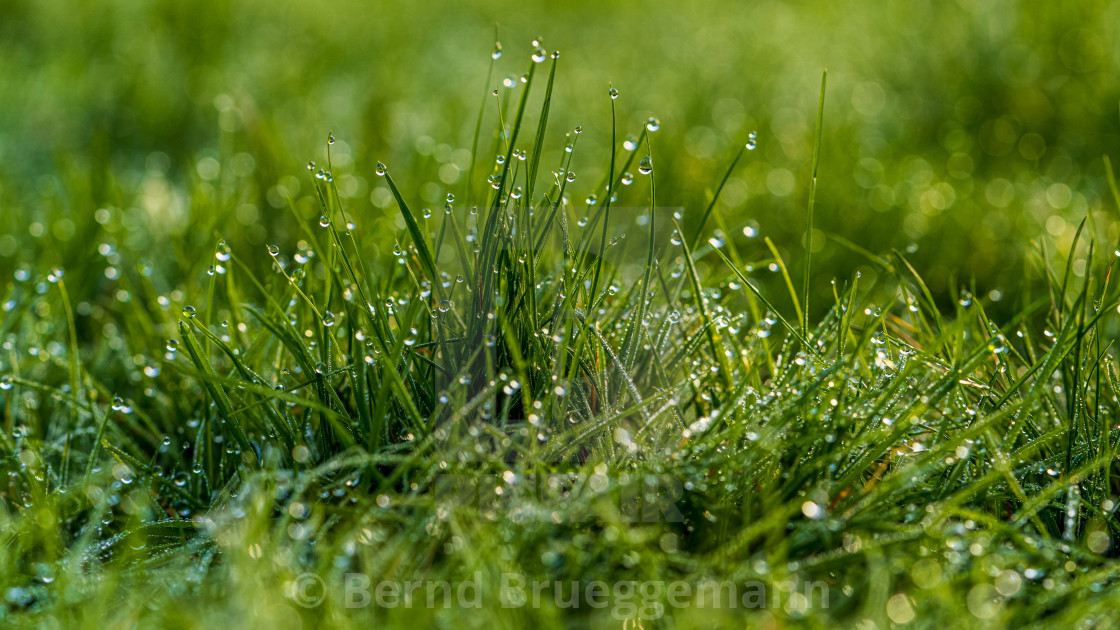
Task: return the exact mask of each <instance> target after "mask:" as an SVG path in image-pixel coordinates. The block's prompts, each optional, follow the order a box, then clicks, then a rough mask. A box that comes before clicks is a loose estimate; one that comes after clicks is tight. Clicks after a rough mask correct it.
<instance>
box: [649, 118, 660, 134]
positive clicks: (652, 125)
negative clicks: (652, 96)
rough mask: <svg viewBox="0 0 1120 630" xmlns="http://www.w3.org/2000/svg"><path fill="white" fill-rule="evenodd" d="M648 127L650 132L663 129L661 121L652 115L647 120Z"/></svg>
mask: <svg viewBox="0 0 1120 630" xmlns="http://www.w3.org/2000/svg"><path fill="white" fill-rule="evenodd" d="M646 129H647V130H648V131H650V132H654V131H657V130H658V129H661V121H660V120H658V119H656V118H654V117H653V116H650V117H649V120H647V121H646Z"/></svg>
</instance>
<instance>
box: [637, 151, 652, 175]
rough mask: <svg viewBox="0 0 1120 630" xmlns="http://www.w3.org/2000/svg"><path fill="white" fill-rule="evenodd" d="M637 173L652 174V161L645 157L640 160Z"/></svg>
mask: <svg viewBox="0 0 1120 630" xmlns="http://www.w3.org/2000/svg"><path fill="white" fill-rule="evenodd" d="M638 172H639V173H641V174H642V175H649V174H650V173H652V172H653V159H651V158H650V156H648V155H647V156H645V157H643V158H642V161H641V162H638Z"/></svg>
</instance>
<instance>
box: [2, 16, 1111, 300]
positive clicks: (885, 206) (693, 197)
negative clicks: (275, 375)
mask: <svg viewBox="0 0 1120 630" xmlns="http://www.w3.org/2000/svg"><path fill="white" fill-rule="evenodd" d="M495 24H498V25H499V26H498V37H499V38H500V40H501V42H502V44H503V46H504V52H505V54H504V55H503V56H502V58H501V59H499V60H498V61H497V62H496V64H495V69H494V75H493V76H492V77H491V79H490V82H489V84H487V83H486V78H487V70H488V67H489V64H490V61H491V60H490V54H491V51H492V50H493V41H494V38H495ZM1118 28H1120V7H1118V6H1117V5H1116V4H1114V3H1109V2H1102V1H1093V0H1085V1H1080V2H1075V3H1042V2H1009V1H1005V0H958V1H950V2H929V1H925V0H890V1H887V2H876V3H868V2H854V1H831V2H789V3H787V2H776V1H757V2H745V3H729V2H726V1H724V0H721V1H718V2H715V1H707V0H699V1H692V2H681V1H679V0H675V1H672V2H670V1H665V0H657V1H653V2H642V3H637V2H619V3H603V2H583V1H575V2H565V3H542V4H538V5H533V6H530V5H529V4H528V3H525V2H512V1H490V2H474V1H468V2H455V3H437V2H431V1H429V0H419V1H414V2H394V3H367V2H353V1H350V0H340V1H336V2H331V3H320V2H307V1H298V2H297V1H291V0H271V1H269V2H264V1H259V0H250V1H242V2H220V1H214V0H203V1H200V2H165V1H139V0H120V1H118V2H84V3H75V2H62V1H57V0H6V1H5V2H3V3H0V85H2V86H3V89H2V90H0V270H5V271H10V270H12V269H17V268H22V267H21V265H28V264H33V265H35V267H36V268H37V269H39V270H43V269H46V268H47V266H49V265H53V264H59V265H63V266H64V267H66V268H67V270H68V272H70V273H83V272H82V271H81V270H82V269H85V268H92V267H98V268H97V269H93V270H92V271H90V272H89V275H88V277H89V278H90V279H96V280H97V282H96V283H87V284H89V286H90V289H89V291H90V292H91V293H96V292H98V291H103V292H104V291H111V290H112V286H111V285H112V282H113V280H114V279H113V278H106V277H103V276H102V275H101V268H103V267H104V264H101V265H100V266H98V265H95V264H93V263H94V262H96V261H97V260H98V259H99V257H101V256H104V255H106V250H104V249H103V248H102V249H101V251H99V246H100V245H101V244H102V243H109V244H111V245H112V249H111V250H110V251H111V252H112V253H111V254H110V256H121V257H123V260H124V262H128V261H136V260H140V259H144V260H147V261H149V262H150V264H151V265H152V266H153V267H154V268H155V270H156V277H157V278H162V280H161V282H163V283H165V284H166V285H167V286H169V287H173V286H176V285H177V284H178V283H180V282H184V281H190V279H191V278H193V279H194V280H195V281H201V276H202V273H203V271H204V270H205V268H206V266H207V265H209V264H210V263H211V262H212V260H211V259H210V258H209V256H203V255H199V251H203V252H205V251H208V250H209V248H212V247H213V244H214V242H216V240H217V238H218V236H217V235H218V234H220V235H221V236H223V237H224V238H226V239H228V240H229V241H230V243H231V244H232V245H233V246H234V247H235V248H237V247H240V246H252V247H257V248H259V249H257V250H251V251H259V252H260V253H262V254H263V251H264V250H263V247H262V245H263V244H264V243H266V242H267V243H272V242H280V243H284V242H287V241H289V240H294V239H296V238H298V236H297V232H296V229H295V228H294V226H293V222H292V221H291V220H290V214H289V213H288V212H287V210H285V209H284V203H283V198H284V195H285V194H290V195H292V196H294V197H296V199H297V206H300V207H303V206H302V205H300V204H301V203H302V204H306V205H310V203H311V198H310V195H311V194H313V193H312V190H313V188H312V186H311V182H312V180H311V174H310V173H309V172H308V171H307V169H306V163H307V161H308V160H316V161H319V162H322V161H323V158H324V151H325V139H326V137H327V133H328V132H329V131H333V133H334V135H335V136H336V137H337V138H338V139H339V142H338V143H337V144H336V145H335V146H334V147H333V148H332V150H333V158H334V175H335V179H336V181H337V182H338V184H339V188H340V190H341V191H342V193H343V195H344V196H345V197H347V198H348V200H347V203H348V206H349V209H350V210H351V211H352V212H353V213H354V214H355V216H356V220H357V222H358V224H359V227H360V229H363V230H364V231H365V232H366V233H371V232H372V233H376V232H377V231H379V230H381V231H384V232H385V233H386V237H385V238H383V239H380V238H368V237H367V238H366V239H365V242H366V243H371V242H379V243H381V245H380V251H372V252H371V258H375V259H376V258H377V257H378V256H381V257H382V258H384V257H385V256H386V254H387V253H388V251H389V250H390V249H391V248H392V245H393V237H392V235H394V234H397V233H398V232H399V231H400V228H401V226H400V224H399V223H398V219H397V216H396V212H395V210H394V209H393V208H392V207H390V201H389V198H388V194H387V193H386V191H384V190H382V189H381V188H380V187H381V186H382V183H381V182H380V181H379V180H378V179H377V178H375V177H374V175H373V167H374V164H375V163H376V161H378V160H382V161H384V162H386V163H388V164H389V165H390V166H391V168H393V169H394V173H396V176H397V179H398V180H399V181H400V182H401V183H402V184H403V185H404V186H405V187H406V193H407V194H408V195H410V198H412V199H414V200H416V201H415V203H416V205H418V206H422V205H425V204H427V205H431V206H437V205H441V201H440V200H441V199H442V198H443V196H444V195H445V194H446V193H447V192H449V191H451V192H456V193H461V192H462V191H463V190H464V186H465V184H464V179H465V177H466V168H467V165H468V164H469V161H470V153H469V148H470V145H471V137H472V133H473V130H474V125H475V120H476V116H477V112H478V110H479V107H480V106H481V104H482V103H483V101H484V100H486V96H487V95H488V94H489V92H490V90H491V89H493V88H494V87H496V86H499V85H500V84H501V83H502V81H503V80H505V79H507V78H509V77H514V79H515V80H516V77H518V76H520V75H521V74H522V73H523V72H525V71H526V69H527V66H528V64H529V52H530V46H529V42H530V41H531V40H532V39H533V38H536V37H540V38H541V40H542V43H543V45H544V46H545V47H546V48H547V49H548V50H550V51H551V50H553V49H556V50H559V51H560V52H561V58H560V66H559V74H558V79H557V87H556V95H555V100H554V103H553V118H552V119H551V123H550V128H549V129H550V133H549V142H550V144H549V145H548V146H546V149H545V150H546V156H547V157H546V161H545V164H546V165H549V164H555V163H556V160H557V159H558V158H559V155H560V154H561V152H562V150H563V145H564V132H565V131H567V130H570V129H571V128H572V127H574V126H575V125H577V124H579V125H582V126H583V128H584V130H585V131H584V133H583V134H582V135H581V136H580V140H579V146H578V148H577V150H576V154H575V160H574V162H573V169H574V170H575V171H576V172H577V173H580V175H581V177H580V179H579V180H577V182H576V183H575V184H573V185H572V187H571V188H570V190H571V196H572V198H573V200H574V201H575V203H576V204H578V203H579V201H580V200H582V199H583V197H584V196H585V195H586V194H587V193H588V192H590V190H591V186H592V184H594V183H597V182H598V181H599V178H600V177H601V176H602V173H603V172H604V171H605V170H606V167H607V164H608V145H609V140H610V127H609V124H610V101H609V100H608V99H607V97H606V92H607V88H608V85H611V84H613V85H614V86H615V87H617V88H618V89H619V91H620V92H621V93H622V97H621V98H620V99H619V100H618V101H617V102H616V104H617V106H618V107H619V114H620V125H619V127H620V134H628V133H638V132H639V131H640V129H641V125H642V124H643V122H644V121H645V120H646V119H647V118H648V117H650V116H656V117H658V118H659V119H660V121H661V123H662V126H661V130H660V131H659V132H657V133H656V134H654V136H653V138H652V140H653V151H654V158H655V163H656V164H657V167H658V175H659V180H658V201H659V202H660V203H661V204H663V205H670V206H683V207H684V208H685V212H686V213H692V212H695V213H699V212H701V211H702V209H703V207H704V205H705V203H706V197H705V195H706V194H708V192H709V191H710V190H712V189H713V188H714V187H715V186H716V184H717V183H718V180H719V177H720V176H721V175H722V172H723V170H724V169H725V168H726V165H727V164H728V162H729V160H730V159H731V157H732V156H733V155H734V153H735V151H737V150H738V147H739V146H741V144H742V143H743V142H744V140H745V138H746V136H747V133H748V132H750V131H755V130H757V132H758V138H759V140H758V141H759V148H758V150H756V151H754V152H751V153H749V154H747V156H746V157H745V159H744V161H743V162H742V163H741V165H740V167H739V168H738V169H737V170H736V172H735V174H734V176H733V178H732V180H731V181H730V182H729V184H728V187H727V188H726V189H725V191H724V193H723V195H722V198H721V205H720V210H721V212H722V213H723V216H724V217H725V218H726V221H727V224H728V225H729V226H731V227H732V228H736V227H740V228H741V226H742V225H743V224H744V223H746V222H747V221H755V222H757V226H758V228H759V230H760V233H761V235H763V236H770V237H771V238H773V239H774V241H775V242H777V243H778V245H779V247H780V248H781V249H782V251H783V252H785V253H786V254H787V255H788V256H789V258H790V260H791V261H796V260H799V259H800V252H801V240H802V231H803V229H804V216H805V210H804V208H805V205H806V201H807V192H808V179H809V162H810V158H811V152H812V136H813V129H814V125H815V114H816V106H817V96H818V90H819V84H820V74H821V71H822V70H823V69H824V68H828V70H829V87H828V97H827V105H826V114H825V129H824V149H823V154H822V162H821V172H820V184H819V200H818V214H817V217H818V219H817V221H818V222H817V227H818V228H819V230H820V231H821V234H820V235H818V237H817V238H816V239H815V245H816V246H817V247H819V248H820V251H819V252H818V253H817V256H818V258H817V260H818V261H819V262H817V263H815V269H816V275H817V276H818V280H819V281H820V282H821V284H820V285H819V286H821V288H822V290H826V288H825V287H826V286H827V285H825V284H824V283H825V282H826V281H827V279H829V278H832V277H841V278H843V277H846V276H847V275H848V274H850V273H851V272H852V271H854V270H856V269H857V268H867V260H866V258H863V257H862V256H860V255H858V254H855V253H853V252H852V251H851V250H849V249H847V248H845V247H843V246H841V245H839V244H838V243H837V242H836V241H834V240H831V239H828V238H821V237H822V236H824V237H826V236H827V235H828V234H838V235H841V236H843V237H844V238H846V239H849V240H851V241H853V242H855V243H857V244H859V245H860V246H862V247H865V248H867V249H869V250H871V251H873V252H880V251H884V250H886V249H889V248H898V249H900V250H904V251H910V252H911V253H912V259H913V261H914V263H915V266H916V267H917V268H918V269H920V270H921V271H922V272H923V274H925V276H926V279H927V280H928V281H929V282H930V284H931V286H932V287H933V288H934V290H935V291H937V292H939V293H941V294H942V295H943V296H944V295H948V294H951V293H952V292H954V291H955V287H954V285H952V284H951V282H952V280H953V279H954V278H956V279H957V281H960V282H968V281H970V280H972V279H975V281H976V285H977V287H978V289H979V290H980V291H982V292H983V294H988V292H989V291H990V290H992V289H997V290H1000V291H1002V293H1003V294H1005V295H1006V294H1013V293H1014V292H1015V291H1016V290H1017V289H1018V288H1019V287H1020V286H1021V284H1022V283H1023V280H1024V278H1030V277H1035V278H1040V277H1041V276H1040V275H1039V273H1038V271H1037V264H1035V263H1034V262H1032V261H1031V258H1032V256H1035V254H1034V252H1035V251H1036V250H1035V246H1034V245H1033V243H1034V242H1037V241H1039V240H1046V241H1047V247H1048V248H1050V249H1051V251H1059V252H1060V251H1062V248H1063V247H1065V248H1068V246H1069V243H1070V242H1071V240H1072V237H1073V233H1074V230H1075V229H1076V226H1077V224H1078V222H1079V221H1080V220H1081V219H1082V218H1083V217H1084V216H1085V215H1086V214H1087V213H1090V214H1092V217H1093V218H1092V221H1093V225H1092V228H1093V230H1094V234H1095V236H1097V237H1098V238H1099V239H1101V240H1102V241H1105V242H1104V243H1102V244H1101V245H1100V247H1106V248H1108V250H1109V251H1111V249H1112V248H1113V246H1114V245H1115V244H1116V241H1117V238H1118V237H1120V229H1118V224H1117V221H1116V219H1117V210H1116V208H1115V207H1114V204H1113V202H1112V200H1111V196H1110V193H1109V191H1108V185H1107V181H1106V178H1105V175H1104V174H1105V169H1104V163H1103V160H1102V155H1104V154H1108V153H1111V154H1112V155H1113V157H1114V159H1120V115H1118V98H1120V90H1118V87H1120V86H1118V79H1120V72H1118V70H1120V38H1118V37H1117V31H1118ZM502 89H503V90H506V91H507V92H511V93H512V92H515V90H507V89H506V88H502ZM539 93H540V91H539V89H538V97H539ZM513 102H514V100H513V99H511V100H510V102H509V103H508V106H509V107H510V108H511V109H512V104H513ZM493 110H494V107H493V102H488V103H487V119H486V120H487V122H486V123H485V124H486V127H485V128H486V129H487V130H488V131H489V130H492V129H493V127H494V125H493V122H492V121H493V120H494V118H495V117H494V111H493ZM531 111H532V110H531ZM506 115H507V117H508V116H510V115H511V112H509V111H507V112H506ZM507 119H508V118H507ZM532 124H535V122H533V123H532ZM492 137H493V136H492V135H487V136H486V137H485V138H484V142H483V143H482V146H486V147H488V146H492V144H491V143H492ZM482 152H483V151H482V150H480V153H482ZM491 160H492V156H489V155H485V156H480V163H481V164H483V165H486V164H488V163H490V161H491ZM486 170H487V169H486V168H485V166H484V168H482V169H480V173H479V174H476V177H475V179H476V180H477V181H476V182H474V184H475V187H476V188H477V189H481V187H482V186H484V185H485V182H484V181H483V180H484V178H485V175H486ZM301 198H302V200H301ZM308 212H311V210H308ZM689 216H695V215H689ZM711 227H714V225H712V224H709V228H711ZM623 231H624V229H623ZM731 236H732V237H733V238H735V239H736V242H741V244H742V246H743V247H744V248H745V249H744V251H745V252H747V253H748V257H750V258H755V259H761V258H764V257H765V256H766V254H765V248H764V246H763V244H762V243H761V238H756V239H755V240H753V241H751V240H750V239H748V238H747V237H746V236H744V235H743V234H741V233H734V234H732V235H731ZM200 248H201V250H200ZM258 258H261V259H262V260H261V264H268V260H267V258H266V257H264V256H263V255H262V256H258ZM1075 271H1077V269H1075ZM1032 274H1033V276H1032ZM6 277H8V278H11V275H10V273H9V274H7V275H6ZM993 295H998V294H993ZM80 297H81V296H79V298H78V299H80Z"/></svg>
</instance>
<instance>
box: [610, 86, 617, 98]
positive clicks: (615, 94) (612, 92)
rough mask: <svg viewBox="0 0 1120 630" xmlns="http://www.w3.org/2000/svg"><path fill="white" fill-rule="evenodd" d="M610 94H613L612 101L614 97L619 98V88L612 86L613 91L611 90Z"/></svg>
mask: <svg viewBox="0 0 1120 630" xmlns="http://www.w3.org/2000/svg"><path fill="white" fill-rule="evenodd" d="M610 95H611V100H612V101H613V100H614V99H616V98H618V90H616V89H614V88H613V87H612V88H611V91H610Z"/></svg>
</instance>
